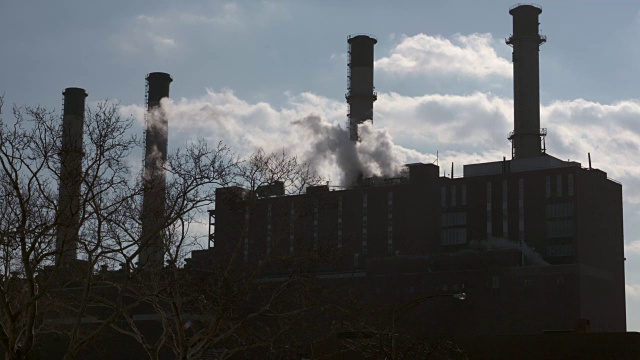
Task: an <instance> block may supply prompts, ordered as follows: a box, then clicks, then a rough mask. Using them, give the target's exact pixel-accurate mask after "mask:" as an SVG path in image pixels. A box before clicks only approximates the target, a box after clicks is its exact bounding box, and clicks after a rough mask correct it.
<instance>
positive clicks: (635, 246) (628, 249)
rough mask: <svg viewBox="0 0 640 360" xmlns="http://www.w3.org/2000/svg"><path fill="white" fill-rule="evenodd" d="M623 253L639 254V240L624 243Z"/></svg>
mask: <svg viewBox="0 0 640 360" xmlns="http://www.w3.org/2000/svg"><path fill="white" fill-rule="evenodd" d="M624 253H625V254H627V255H632V254H633V255H635V254H640V240H636V241H634V242H632V243H631V244H625V245H624Z"/></svg>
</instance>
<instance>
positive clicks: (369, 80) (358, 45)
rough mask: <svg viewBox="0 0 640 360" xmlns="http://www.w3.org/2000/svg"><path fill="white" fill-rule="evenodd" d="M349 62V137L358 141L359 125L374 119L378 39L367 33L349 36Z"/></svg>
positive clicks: (347, 96) (347, 95)
mask: <svg viewBox="0 0 640 360" xmlns="http://www.w3.org/2000/svg"><path fill="white" fill-rule="evenodd" d="M347 42H348V43H349V60H348V61H349V63H348V64H347V65H348V75H347V90H348V92H347V94H346V96H345V97H346V99H347V103H348V104H349V113H348V116H349V138H350V139H351V141H358V140H359V138H358V125H359V124H362V123H363V122H365V121H366V120H372V121H373V102H374V101H376V100H377V98H378V97H377V95H376V92H375V87H374V86H373V46H374V45H375V44H376V43H377V42H378V40H376V39H374V38H372V37H370V36H367V35H355V36H349V38H348V39H347Z"/></svg>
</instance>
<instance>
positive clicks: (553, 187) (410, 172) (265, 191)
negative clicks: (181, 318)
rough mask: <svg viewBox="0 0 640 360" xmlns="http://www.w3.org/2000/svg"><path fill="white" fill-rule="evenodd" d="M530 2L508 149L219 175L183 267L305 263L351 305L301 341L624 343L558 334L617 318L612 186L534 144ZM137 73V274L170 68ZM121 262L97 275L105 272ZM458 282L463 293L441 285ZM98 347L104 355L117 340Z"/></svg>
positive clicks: (277, 267)
mask: <svg viewBox="0 0 640 360" xmlns="http://www.w3.org/2000/svg"><path fill="white" fill-rule="evenodd" d="M541 11H542V10H541V9H540V8H539V7H536V6H532V5H517V6H514V7H513V8H511V9H510V11H509V12H510V14H511V15H512V16H513V34H512V35H511V36H510V37H509V38H508V39H507V44H508V45H510V46H512V47H513V64H514V65H513V71H514V77H513V78H514V129H513V131H512V132H511V133H510V134H508V140H509V141H511V146H512V147H511V156H510V158H506V157H505V158H503V159H496V161H494V162H487V163H479V164H468V165H464V168H463V169H464V170H463V176H461V177H453V174H451V176H450V177H447V176H443V175H441V174H442V171H441V169H440V167H439V165H437V164H423V163H414V164H406V166H405V169H404V171H402V172H401V173H399V174H397V175H396V176H394V177H391V178H378V177H369V178H368V177H366V176H364V174H362V172H361V169H353V171H351V172H350V174H349V175H350V176H352V175H354V174H355V175H358V176H356V177H353V178H351V177H346V178H345V184H344V185H345V186H344V187H339V188H337V187H331V186H329V184H327V185H316V186H310V187H307V189H306V192H305V193H304V194H298V195H285V188H284V183H282V182H274V183H271V184H265V185H263V186H260V187H258V188H256V189H245V188H242V187H237V186H234V187H226V188H219V189H217V191H216V199H215V200H216V208H215V210H211V211H210V235H209V240H210V248H209V249H207V250H199V251H193V252H192V257H191V258H190V259H188V264H187V266H186V267H185V269H181V271H182V270H184V272H185V273H188V272H190V271H193V273H197V274H200V275H201V274H203V273H205V272H198V270H206V271H209V270H210V269H211V268H212V267H214V266H222V265H227V264H230V265H232V266H234V267H235V268H236V269H239V270H240V272H242V271H243V270H256V269H259V271H258V272H254V273H253V274H258V276H257V278H256V279H255V282H254V283H255V284H265V283H267V284H268V283H278V282H280V281H282V280H283V279H286V278H287V277H288V276H289V275H290V274H292V273H293V272H296V273H297V274H298V275H299V274H300V273H304V274H305V276H310V277H313V278H315V279H317V280H320V282H321V284H322V288H325V289H331V290H332V291H328V292H325V293H322V294H320V293H319V294H318V296H317V297H318V299H322V300H323V301H324V300H327V301H332V302H333V305H336V304H342V303H343V301H344V300H345V299H347V300H349V302H350V303H351V304H352V305H353V304H355V306H356V307H358V308H360V309H363V310H364V312H363V313H359V314H357V316H360V317H359V318H358V317H355V316H354V317H355V318H357V319H358V321H359V324H365V325H362V326H363V327H362V326H361V325H358V326H361V327H354V326H353V325H354V323H353V322H352V323H351V324H342V325H340V323H339V321H338V317H335V318H333V317H332V314H331V309H330V308H329V309H324V310H322V311H324V312H322V311H320V310H318V311H319V312H318V313H317V314H308V315H309V316H312V317H313V316H316V317H317V318H316V319H315V320H314V319H313V318H310V320H309V321H310V322H313V325H315V326H314V329H313V330H311V329H309V328H307V327H306V325H305V324H303V325H302V327H301V331H300V334H291V337H292V338H295V336H297V335H300V339H297V338H295V339H296V341H299V343H298V344H296V345H297V346H300V347H303V346H304V343H303V342H304V341H307V340H308V338H310V337H311V338H312V337H313V336H314V335H315V334H316V333H314V331H318V329H320V332H321V333H323V335H322V338H323V339H326V338H330V340H331V339H333V340H335V339H340V338H341V336H343V337H344V336H345V334H347V335H348V334H353V333H355V332H356V331H360V332H363V333H366V332H367V331H369V333H370V332H371V331H379V333H384V334H392V335H391V336H392V337H395V334H409V335H412V336H414V337H415V338H429V339H431V338H434V337H453V338H456V339H457V341H458V342H459V344H461V345H465V346H468V349H469V351H470V353H471V354H472V353H473V351H474V349H475V351H476V354H481V353H482V351H494V353H493V354H492V355H497V353H498V352H500V351H501V349H502V348H500V346H502V345H500V344H503V343H504V341H503V340H505V339H506V340H507V341H511V342H513V343H514V344H521V343H522V344H524V343H526V344H529V345H531V344H538V345H539V348H540V349H542V350H540V351H541V352H540V354H542V353H544V354H549V353H556V354H557V351H556V350H555V349H554V348H553V347H554V346H555V345H554V344H555V342H562V343H563V344H565V345H566V344H571V343H574V344H580V346H581V347H585V346H586V345H585V344H589V345H590V346H591V347H589V349H591V348H593V349H596V350H602V349H605V348H606V346H609V345H610V344H612V343H616V344H632V343H633V342H634V341H635V339H636V338H637V334H629V335H628V336H627V335H626V334H622V335H624V336H617V335H616V334H597V335H596V334H582V335H593V336H591V337H589V336H586V337H579V338H578V337H572V336H571V335H570V334H567V333H575V332H578V333H590V332H593V333H604V332H607V333H616V332H625V331H626V315H625V285H624V283H625V282H624V260H625V259H624V246H623V244H624V242H623V222H622V211H623V210H622V186H621V184H620V183H618V182H616V181H615V180H613V179H610V178H608V177H607V174H606V172H604V171H602V170H599V169H595V168H592V167H591V163H590V160H589V164H588V165H587V166H582V164H580V163H578V162H574V161H564V160H561V159H558V158H556V157H554V156H552V155H550V154H549V153H548V152H547V149H546V146H545V142H544V139H545V136H546V134H547V129H545V128H541V125H540V103H539V97H540V96H539V93H540V89H539V57H538V53H539V46H540V45H541V44H543V43H544V42H545V41H546V38H545V37H544V36H542V35H540V34H539V29H538V25H539V24H538V17H539V15H540V13H541ZM376 43H377V40H376V39H375V38H373V37H371V36H368V35H356V36H350V37H349V38H348V46H349V52H348V59H349V60H348V92H347V94H346V96H345V98H346V101H347V103H348V104H349V111H348V118H349V120H348V126H347V130H348V131H346V133H345V136H346V137H348V138H349V139H350V140H351V141H354V142H357V141H359V136H358V125H359V124H362V123H364V122H365V121H373V114H374V112H373V104H374V102H375V101H376V99H377V94H376V91H375V87H374V81H373V79H374V68H373V64H374V45H375V44H376ZM146 81H147V89H146V90H147V91H146V95H147V98H146V102H147V113H146V119H145V120H146V124H145V160H144V175H143V195H144V196H143V201H142V214H141V227H142V229H141V237H140V239H139V246H140V248H139V257H138V265H139V267H140V268H141V269H142V270H143V273H146V274H149V273H161V272H162V270H163V268H165V266H164V260H165V254H164V248H163V245H164V244H163V242H164V240H165V239H163V236H164V235H163V233H164V232H163V226H164V222H163V221H164V216H165V213H164V209H165V208H166V196H167V195H166V194H167V188H166V187H167V186H166V175H165V171H164V170H163V169H164V166H165V163H166V161H167V139H168V119H167V117H166V115H165V113H164V112H163V110H162V107H161V106H160V101H161V100H162V99H163V98H166V97H169V87H170V84H171V82H172V78H171V76H170V75H169V74H166V73H151V74H149V75H148V76H147V78H146ZM64 96H65V100H64V101H65V102H64V116H63V131H64V138H63V144H62V149H63V150H62V154H64V156H63V157H62V159H61V160H62V161H61V167H62V170H61V179H60V180H61V181H60V189H59V204H60V219H61V220H60V226H59V227H58V229H57V237H56V249H57V257H56V262H57V263H58V265H60V263H65V265H68V264H72V263H74V262H75V263H78V262H81V261H82V260H78V259H77V246H78V244H77V243H78V240H77V237H78V228H79V225H78V221H79V220H78V198H79V196H80V184H79V181H78V180H77V179H78V178H79V176H78V173H79V172H81V171H82V169H81V160H82V151H81V148H82V142H81V140H82V128H83V119H84V106H85V98H86V96H87V94H86V92H85V90H84V89H80V88H68V89H66V90H65V92H64ZM78 141H79V142H78ZM300 259H303V260H308V261H306V262H300V261H298V260H300ZM301 264H303V265H302V266H304V268H303V269H302V270H301V268H300V266H301ZM122 271H123V270H122V269H121V270H118V271H113V272H111V274H109V273H108V272H107V270H104V272H103V273H101V275H102V276H113V277H114V278H117V276H118V274H119V273H120V272H122ZM213 273H214V272H213V271H211V272H208V273H207V274H213ZM110 289H115V288H110ZM107 293H109V292H108V291H107ZM462 293H464V294H466V299H465V300H464V301H458V299H455V298H453V297H452V296H451V295H454V294H462ZM267 295H268V294H267ZM332 299H333V300H335V301H333V300H332ZM200 300H201V299H200V298H198V301H200ZM204 300H206V299H204ZM204 300H203V301H204ZM315 310H316V309H314V311H315ZM136 311H139V312H141V313H142V312H149V311H151V310H146V309H142V308H140V309H137V310H136ZM363 314H365V315H363ZM389 314H391V316H389ZM143 315H145V316H146V315H148V314H146V313H145V314H143ZM200 315H201V314H200ZM304 316H307V314H305V315H304ZM362 316H364V317H362ZM320 317H322V320H318V318H320ZM139 319H142V320H137V321H145V322H146V323H145V329H146V330H145V331H148V332H149V334H152V333H154V332H157V331H158V330H159V329H160V327H159V325H158V322H157V320H153V319H152V318H151V317H147V318H145V317H140V318H139ZM389 320H391V322H390V323H389ZM381 323H382V325H380V324H381ZM336 324H338V325H336ZM156 325H157V326H156ZM324 325H327V326H326V328H322V326H324ZM375 326H381V327H378V328H376V327H375ZM545 333H546V334H549V333H552V334H553V335H552V336H553V341H551V342H549V341H548V340H549V339H552V338H551V337H548V338H541V337H540V336H543V334H545ZM327 334H328V335H329V336H327ZM333 335H335V336H333ZM503 335H508V336H507V337H505V336H503ZM529 335H531V337H527V336H529ZM109 336H113V334H109ZM347 337H348V336H347ZM543 337H544V336H543ZM106 339H109V337H108V336H107V337H106ZM114 339H115V340H114ZM612 339H613V340H612ZM56 341H57V340H56ZM109 341H111V342H121V341H122V340H121V339H120V338H119V337H114V338H113V339H111V340H106V342H107V343H109ZM45 343H46V342H45ZM636 343H637V342H636ZM487 344H490V347H491V350H487V347H489V345H487ZM607 344H609V345H607ZM53 346H56V345H55V344H54V345H52V347H53ZM57 346H59V345H57ZM132 346H133V345H132ZM330 346H331V345H330ZM483 346H484V347H483ZM514 346H515V347H517V346H518V345H514ZM507 348H508V346H507V345H504V349H507ZM636 348H637V346H636ZM123 349H124V350H123ZM607 349H608V348H607ZM607 349H605V350H606V351H613V350H610V349H608V350H607ZM502 350H503V349H502ZM510 350H513V351H512V352H511V353H510V354H519V355H518V357H520V356H521V355H522V352H520V353H519V352H518V350H517V349H515V350H514V349H510ZM596 350H594V353H595V351H596ZM104 351H105V354H106V355H105V356H108V355H113V354H112V353H110V351H112V352H114V353H115V352H117V351H129V349H128V348H126V347H123V348H122V349H115V348H114V349H106V350H104ZM258 351H260V349H258ZM603 351H604V350H603ZM634 351H635V352H636V353H637V352H638V349H635V350H634ZM505 353H509V352H505ZM531 354H534V355H535V354H536V353H535V351H531V352H528V355H531ZM585 354H586V353H585ZM603 354H606V352H605V353H603ZM54 356H55V355H54ZM115 356H119V353H118V354H116V355H115ZM544 357H546V355H545V356H544ZM471 358H473V356H471ZM478 358H482V356H478ZM534 358H535V356H534ZM538 358H540V356H538Z"/></svg>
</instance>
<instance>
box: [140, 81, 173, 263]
mask: <svg viewBox="0 0 640 360" xmlns="http://www.w3.org/2000/svg"><path fill="white" fill-rule="evenodd" d="M146 80H147V114H146V121H145V123H146V124H145V125H146V132H145V157H144V175H143V186H144V188H143V200H142V234H141V239H140V255H139V257H138V261H139V265H140V267H143V268H145V269H147V270H160V269H162V267H163V266H164V236H163V234H164V219H165V202H166V193H167V184H166V174H165V171H164V165H165V163H166V162H167V146H168V121H167V116H166V114H165V113H164V111H163V110H162V107H161V106H160V100H162V99H163V98H165V97H169V84H171V81H173V79H171V76H170V75H169V74H166V73H161V72H154V73H150V74H149V75H147V78H146Z"/></svg>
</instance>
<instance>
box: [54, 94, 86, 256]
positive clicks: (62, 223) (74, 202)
mask: <svg viewBox="0 0 640 360" xmlns="http://www.w3.org/2000/svg"><path fill="white" fill-rule="evenodd" d="M62 95H63V96H64V110H63V112H62V114H63V115H62V147H61V149H60V184H59V188H58V228H57V229H56V264H57V265H61V264H63V263H66V264H68V263H70V262H72V261H73V260H75V259H76V258H77V253H78V231H79V228H80V185H81V183H82V155H83V149H82V134H83V127H84V105H85V98H86V97H87V92H86V91H85V90H84V89H81V88H66V89H65V90H64V92H63V93H62Z"/></svg>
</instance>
